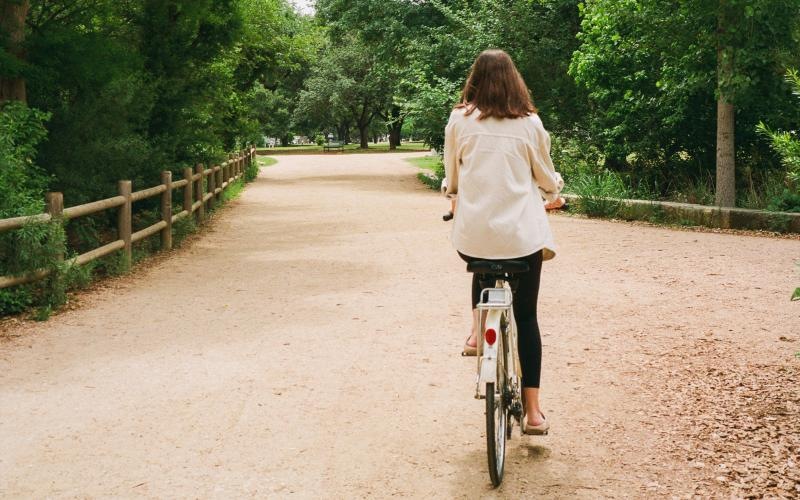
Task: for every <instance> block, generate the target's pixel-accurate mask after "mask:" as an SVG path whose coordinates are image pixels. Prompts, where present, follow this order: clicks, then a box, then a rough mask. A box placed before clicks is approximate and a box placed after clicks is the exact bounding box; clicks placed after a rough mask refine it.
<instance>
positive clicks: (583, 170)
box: [550, 135, 605, 187]
mask: <svg viewBox="0 0 800 500" xmlns="http://www.w3.org/2000/svg"><path fill="white" fill-rule="evenodd" d="M550 140H551V143H552V144H551V147H550V157H551V158H552V159H553V165H555V167H556V171H558V172H559V173H560V174H561V175H562V176H563V177H564V184H565V186H567V187H569V186H570V185H571V183H572V181H573V180H577V179H578V178H580V177H581V176H582V175H583V174H599V173H601V172H602V171H603V162H604V160H605V158H604V157H603V154H602V153H601V152H600V150H599V149H597V147H595V146H593V145H591V144H590V143H589V141H588V139H587V138H581V137H578V138H576V136H575V135H572V136H570V137H560V136H556V135H551V136H550Z"/></svg>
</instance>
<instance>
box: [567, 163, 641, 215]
mask: <svg viewBox="0 0 800 500" xmlns="http://www.w3.org/2000/svg"><path fill="white" fill-rule="evenodd" d="M572 191H573V192H574V193H575V194H576V195H577V196H578V202H577V208H578V211H579V212H581V213H584V214H586V215H588V216H589V217H616V216H617V215H618V214H619V212H620V209H621V208H622V201H621V200H622V199H623V198H626V197H627V196H628V190H627V188H626V187H625V183H624V182H623V181H622V178H621V177H620V176H619V174H616V173H614V172H610V171H604V172H602V173H601V174H600V175H592V174H581V175H580V176H579V177H578V178H577V179H575V180H573V181H572Z"/></svg>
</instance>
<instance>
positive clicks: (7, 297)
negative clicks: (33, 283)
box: [0, 286, 34, 316]
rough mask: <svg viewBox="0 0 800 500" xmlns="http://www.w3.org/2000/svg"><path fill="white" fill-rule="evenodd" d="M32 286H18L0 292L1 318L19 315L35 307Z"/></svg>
mask: <svg viewBox="0 0 800 500" xmlns="http://www.w3.org/2000/svg"><path fill="white" fill-rule="evenodd" d="M33 300H34V297H33V293H32V292H31V287H30V286H18V287H14V288H12V289H8V288H4V289H2V290H0V316H6V315H9V314H19V313H21V312H24V311H26V310H27V309H28V308H29V307H31V305H33Z"/></svg>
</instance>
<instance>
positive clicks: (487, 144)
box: [444, 50, 564, 434]
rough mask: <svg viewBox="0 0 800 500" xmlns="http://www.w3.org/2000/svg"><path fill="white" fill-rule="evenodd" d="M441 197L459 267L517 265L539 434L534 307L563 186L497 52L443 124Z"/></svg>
mask: <svg viewBox="0 0 800 500" xmlns="http://www.w3.org/2000/svg"><path fill="white" fill-rule="evenodd" d="M444 166H445V174H446V183H445V186H446V187H445V194H446V196H447V197H448V198H451V199H457V200H458V202H457V204H454V205H453V207H454V208H455V217H454V224H453V232H452V242H453V246H455V248H456V250H457V251H458V254H459V255H460V256H461V258H462V259H463V260H465V261H466V262H470V261H472V260H485V259H489V260H491V259H519V260H526V261H527V262H528V263H529V265H530V271H529V272H527V273H522V274H520V275H519V285H518V287H517V290H516V291H515V293H514V304H513V308H514V316H515V318H516V321H517V329H518V336H519V357H520V363H521V364H522V385H523V393H524V399H525V412H526V418H525V422H523V429H524V430H525V432H526V433H527V434H544V433H546V432H547V430H548V429H549V427H550V423H549V422H548V420H547V418H546V417H545V415H544V413H543V412H542V410H541V406H540V403H539V385H540V376H541V368H542V341H541V337H540V334H539V325H538V319H537V314H536V306H537V301H538V295H539V281H540V276H541V270H542V262H543V261H545V260H549V259H552V258H553V257H554V256H555V243H554V241H553V235H552V232H551V230H550V224H549V222H548V220H547V214H546V212H545V201H544V200H543V199H542V198H544V199H545V200H546V201H547V202H550V203H553V202H559V200H561V198H560V196H559V193H560V192H561V189H562V188H563V186H564V181H563V180H562V179H561V175H559V174H558V173H557V172H556V171H555V169H554V167H553V162H552V160H551V158H550V136H549V134H548V133H547V131H546V130H545V129H544V126H543V125H542V121H541V120H540V119H539V116H538V115H537V110H536V108H535V107H534V105H533V103H532V102H531V97H530V92H529V90H528V88H527V86H526V85H525V82H524V81H523V79H522V76H521V75H520V74H519V71H517V68H516V66H515V65H514V62H513V61H512V60H511V57H509V55H508V54H506V53H505V52H503V51H502V50H487V51H484V52H482V53H481V54H480V55H479V56H478V58H477V59H476V60H475V62H474V63H473V65H472V69H471V71H470V73H469V76H468V77H467V82H466V84H465V85H464V90H463V91H462V93H461V102H460V103H459V104H458V105H457V106H456V107H455V109H454V110H453V112H452V113H451V114H450V120H449V122H448V123H447V127H446V128H445V145H444ZM480 293H481V288H480V284H479V281H478V277H477V276H475V275H473V278H472V310H473V328H472V332H471V334H470V336H469V338H467V340H466V343H465V346H464V353H465V354H473V355H474V352H475V350H476V346H477V340H478V329H479V320H478V311H477V309H476V306H477V304H478V302H479V300H480Z"/></svg>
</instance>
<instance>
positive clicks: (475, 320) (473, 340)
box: [458, 252, 481, 347]
mask: <svg viewBox="0 0 800 500" xmlns="http://www.w3.org/2000/svg"><path fill="white" fill-rule="evenodd" d="M458 255H459V257H461V259H462V260H463V261H464V262H467V263H469V262H472V261H473V260H477V259H475V258H474V257H470V256H469V255H464V254H463V253H461V252H458ZM471 298H472V329H471V330H470V336H469V338H468V339H467V342H466V344H467V345H468V346H470V347H476V346H477V345H478V330H480V327H479V326H478V325H479V324H480V312H479V311H478V309H477V306H478V302H479V301H480V300H481V285H480V283H479V281H478V276H477V275H475V274H473V275H472V291H471Z"/></svg>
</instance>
